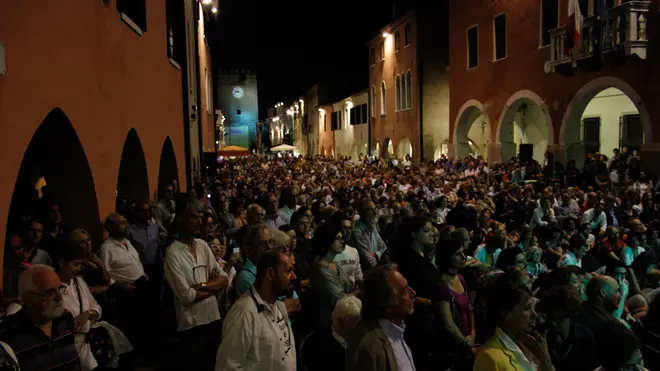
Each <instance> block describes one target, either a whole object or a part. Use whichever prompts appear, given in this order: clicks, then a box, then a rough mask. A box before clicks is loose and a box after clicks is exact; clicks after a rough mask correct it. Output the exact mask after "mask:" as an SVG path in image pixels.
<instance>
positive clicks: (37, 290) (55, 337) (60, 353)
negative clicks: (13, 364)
mask: <svg viewBox="0 0 660 371" xmlns="http://www.w3.org/2000/svg"><path fill="white" fill-rule="evenodd" d="M18 290H19V295H20V297H21V299H22V300H23V308H22V309H21V310H20V311H18V313H15V314H12V315H10V316H8V317H6V318H5V320H4V321H2V322H1V323H0V341H2V342H5V343H7V344H8V345H9V346H10V347H11V348H12V349H13V350H14V353H15V354H16V358H17V359H18V363H19V365H20V367H21V370H24V371H25V370H27V371H38V370H51V369H57V370H62V371H69V370H71V371H74V370H76V371H77V370H80V362H79V359H78V351H77V349H76V345H75V338H74V336H75V335H74V328H75V327H74V320H73V316H72V315H71V314H70V313H69V312H65V311H64V306H63V305H62V299H63V298H62V294H63V293H64V292H65V290H66V288H65V286H63V285H62V283H61V282H60V278H59V277H58V276H57V274H56V273H55V270H54V269H53V268H52V267H50V266H47V265H42V264H35V265H32V266H31V267H29V268H28V269H27V270H26V271H25V272H24V273H23V274H22V275H21V277H20V278H19V280H18Z"/></svg>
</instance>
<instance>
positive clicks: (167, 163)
mask: <svg viewBox="0 0 660 371" xmlns="http://www.w3.org/2000/svg"><path fill="white" fill-rule="evenodd" d="M172 180H176V181H177V183H178V182H179V168H178V167H177V164H176V154H175V153H174V146H172V140H171V139H170V137H167V138H165V143H163V149H162V151H161V152H160V167H159V170H158V191H160V190H161V189H162V188H163V187H164V186H166V185H168V184H172Z"/></svg>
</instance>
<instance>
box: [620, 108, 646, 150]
mask: <svg viewBox="0 0 660 371" xmlns="http://www.w3.org/2000/svg"><path fill="white" fill-rule="evenodd" d="M619 138H620V146H619V147H623V146H626V147H628V149H629V150H631V151H632V150H633V149H636V150H640V149H641V147H642V144H643V143H644V124H643V123H642V118H641V116H640V115H639V114H634V115H624V116H622V117H621V129H620V133H619Z"/></svg>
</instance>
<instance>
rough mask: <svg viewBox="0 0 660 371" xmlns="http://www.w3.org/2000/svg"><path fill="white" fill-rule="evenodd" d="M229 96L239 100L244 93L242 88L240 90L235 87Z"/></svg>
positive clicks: (238, 87)
mask: <svg viewBox="0 0 660 371" xmlns="http://www.w3.org/2000/svg"><path fill="white" fill-rule="evenodd" d="M231 95H233V96H234V98H236V99H241V98H243V95H245V92H244V91H243V88H241V87H240V86H237V87H235V88H234V89H232V91H231Z"/></svg>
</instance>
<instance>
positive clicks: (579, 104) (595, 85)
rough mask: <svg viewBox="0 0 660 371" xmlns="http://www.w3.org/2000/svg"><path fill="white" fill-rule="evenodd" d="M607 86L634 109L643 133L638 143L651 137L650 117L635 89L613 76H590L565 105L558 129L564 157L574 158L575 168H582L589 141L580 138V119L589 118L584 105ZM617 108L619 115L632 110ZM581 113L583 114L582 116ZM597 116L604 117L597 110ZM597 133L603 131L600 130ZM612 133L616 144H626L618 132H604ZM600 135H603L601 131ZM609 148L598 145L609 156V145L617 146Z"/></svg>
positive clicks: (581, 125)
mask: <svg viewBox="0 0 660 371" xmlns="http://www.w3.org/2000/svg"><path fill="white" fill-rule="evenodd" d="M607 89H616V90H617V91H619V92H621V93H623V95H624V96H625V97H626V98H627V99H626V101H629V103H631V104H632V105H633V106H634V110H636V112H637V115H638V116H639V117H638V119H639V120H640V121H641V126H642V127H641V131H642V132H643V138H642V140H641V142H642V143H640V144H643V143H645V142H649V141H652V140H653V132H652V127H651V117H650V115H649V112H648V109H647V107H646V105H645V104H644V102H643V101H642V98H641V96H640V95H639V93H637V91H636V90H635V89H633V87H632V86H630V85H629V84H628V83H627V82H625V81H623V80H621V79H618V78H616V77H612V76H603V77H599V78H596V79H593V80H591V81H590V82H588V83H587V84H586V85H584V86H583V87H582V88H580V90H578V92H577V93H576V94H575V96H574V97H573V99H572V100H571V102H570V103H569V104H568V106H567V107H566V112H565V113H564V116H563V118H562V122H561V126H560V128H559V144H560V146H561V147H563V149H564V151H563V152H564V154H565V160H566V161H569V160H575V161H576V166H577V167H578V168H582V165H583V164H584V160H585V157H586V154H587V151H588V150H589V148H590V147H591V145H592V144H593V143H589V142H587V143H585V141H584V139H585V138H584V132H583V128H584V119H585V118H589V116H590V115H589V112H588V111H587V108H588V107H589V106H590V104H592V102H593V101H594V99H595V98H597V96H599V94H602V93H603V92H604V91H606V90H607ZM619 111H620V112H619V113H620V114H623V115H626V114H630V113H633V112H630V109H628V108H622V109H620V110H619ZM585 113H586V114H587V115H586V117H585ZM598 116H599V118H600V119H601V120H602V119H603V118H604V117H603V116H602V114H600V113H599V114H598ZM619 117H621V116H619ZM619 129H621V128H619ZM610 131H612V130H610ZM601 133H605V132H604V131H602V129H601ZM612 134H613V135H616V136H617V138H618V140H616V139H615V142H616V143H618V144H619V145H621V144H624V145H625V144H626V143H625V141H622V138H621V137H620V135H621V132H620V131H615V132H614V133H610V132H609V131H608V132H607V135H608V136H611V135H612ZM601 137H603V135H602V134H601ZM597 145H598V146H601V147H602V146H603V145H605V146H607V144H605V143H604V142H603V141H599V142H598V144H597ZM609 147H612V148H602V151H603V152H602V153H604V154H606V155H608V156H609V155H611V151H612V149H613V148H618V146H617V147H614V145H609ZM594 148H595V146H594Z"/></svg>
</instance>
